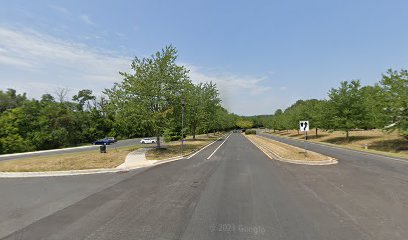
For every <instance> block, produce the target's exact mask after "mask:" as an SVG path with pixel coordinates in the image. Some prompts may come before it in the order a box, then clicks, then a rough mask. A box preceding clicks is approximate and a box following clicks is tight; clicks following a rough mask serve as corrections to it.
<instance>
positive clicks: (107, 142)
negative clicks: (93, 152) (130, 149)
mask: <svg viewBox="0 0 408 240" xmlns="http://www.w3.org/2000/svg"><path fill="white" fill-rule="evenodd" d="M111 143H113V142H112V140H110V139H107V138H104V139H99V140H96V141H95V142H93V144H94V145H110V144H111Z"/></svg>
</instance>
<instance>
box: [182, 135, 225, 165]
mask: <svg viewBox="0 0 408 240" xmlns="http://www.w3.org/2000/svg"><path fill="white" fill-rule="evenodd" d="M224 136H225V135H223V136H221V137H219V138H218V139H217V140H215V141H214V142H212V143H210V144H208V145H207V146H205V147H203V148H201V149H200V150H199V151H197V152H195V153H194V154H192V155H190V156H188V157H187V159H190V158H192V157H194V156H195V155H196V154H198V153H199V152H201V151H203V150H204V149H206V148H207V147H209V146H211V145H213V144H214V143H216V142H217V141H218V140H220V139H221V138H222V137H224Z"/></svg>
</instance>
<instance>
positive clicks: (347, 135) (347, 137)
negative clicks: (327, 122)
mask: <svg viewBox="0 0 408 240" xmlns="http://www.w3.org/2000/svg"><path fill="white" fill-rule="evenodd" d="M346 139H347V140H348V139H349V131H348V130H346Z"/></svg>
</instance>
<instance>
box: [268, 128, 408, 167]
mask: <svg viewBox="0 0 408 240" xmlns="http://www.w3.org/2000/svg"><path fill="white" fill-rule="evenodd" d="M262 134H266V135H271V136H274V137H277V138H281V139H288V140H293V141H296V142H303V141H302V140H300V139H296V138H292V137H287V136H280V135H275V134H271V133H262ZM264 137H265V136H264ZM266 138H267V137H266ZM272 140H273V139H272ZM275 141H277V140H275ZM308 144H315V145H318V146H323V147H329V148H334V149H339V150H346V151H351V152H356V153H359V154H364V155H371V156H377V157H385V158H388V159H391V160H393V161H398V162H403V163H408V159H405V158H400V157H394V156H389V155H386V154H383V153H381V152H378V153H376V152H369V151H364V150H358V149H352V148H347V147H343V146H339V145H335V144H330V143H324V142H315V141H308Z"/></svg>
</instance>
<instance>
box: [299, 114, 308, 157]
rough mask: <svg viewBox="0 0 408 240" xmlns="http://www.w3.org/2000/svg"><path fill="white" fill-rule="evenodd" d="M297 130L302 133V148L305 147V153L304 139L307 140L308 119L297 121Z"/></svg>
mask: <svg viewBox="0 0 408 240" xmlns="http://www.w3.org/2000/svg"><path fill="white" fill-rule="evenodd" d="M299 130H300V131H301V132H303V133H304V135H305V139H304V141H303V142H304V144H305V145H304V149H305V154H307V148H306V140H307V131H309V121H299Z"/></svg>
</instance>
